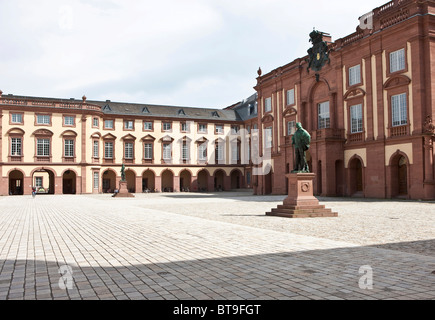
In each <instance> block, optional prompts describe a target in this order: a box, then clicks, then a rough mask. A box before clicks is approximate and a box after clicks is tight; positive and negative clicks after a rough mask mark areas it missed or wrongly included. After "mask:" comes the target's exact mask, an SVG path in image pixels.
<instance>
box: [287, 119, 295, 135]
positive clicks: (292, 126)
mask: <svg viewBox="0 0 435 320" xmlns="http://www.w3.org/2000/svg"><path fill="white" fill-rule="evenodd" d="M295 132H296V121H288V122H287V135H288V136H291V135H293V134H295Z"/></svg>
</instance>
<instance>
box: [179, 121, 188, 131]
mask: <svg viewBox="0 0 435 320" xmlns="http://www.w3.org/2000/svg"><path fill="white" fill-rule="evenodd" d="M181 131H182V132H189V123H187V122H181Z"/></svg>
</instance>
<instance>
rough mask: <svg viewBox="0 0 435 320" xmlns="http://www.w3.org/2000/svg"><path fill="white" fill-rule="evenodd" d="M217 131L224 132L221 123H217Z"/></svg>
mask: <svg viewBox="0 0 435 320" xmlns="http://www.w3.org/2000/svg"><path fill="white" fill-rule="evenodd" d="M216 133H224V126H223V125H221V124H217V125H216Z"/></svg>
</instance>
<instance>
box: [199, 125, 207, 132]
mask: <svg viewBox="0 0 435 320" xmlns="http://www.w3.org/2000/svg"><path fill="white" fill-rule="evenodd" d="M198 132H201V133H206V132H207V124H205V123H200V124H199V125H198Z"/></svg>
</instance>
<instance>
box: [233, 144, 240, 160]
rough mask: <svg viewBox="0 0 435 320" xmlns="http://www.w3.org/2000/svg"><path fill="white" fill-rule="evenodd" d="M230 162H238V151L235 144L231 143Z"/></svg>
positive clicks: (237, 146)
mask: <svg viewBox="0 0 435 320" xmlns="http://www.w3.org/2000/svg"><path fill="white" fill-rule="evenodd" d="M231 160H233V161H239V160H240V149H239V145H238V143H237V142H233V143H231Z"/></svg>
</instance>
